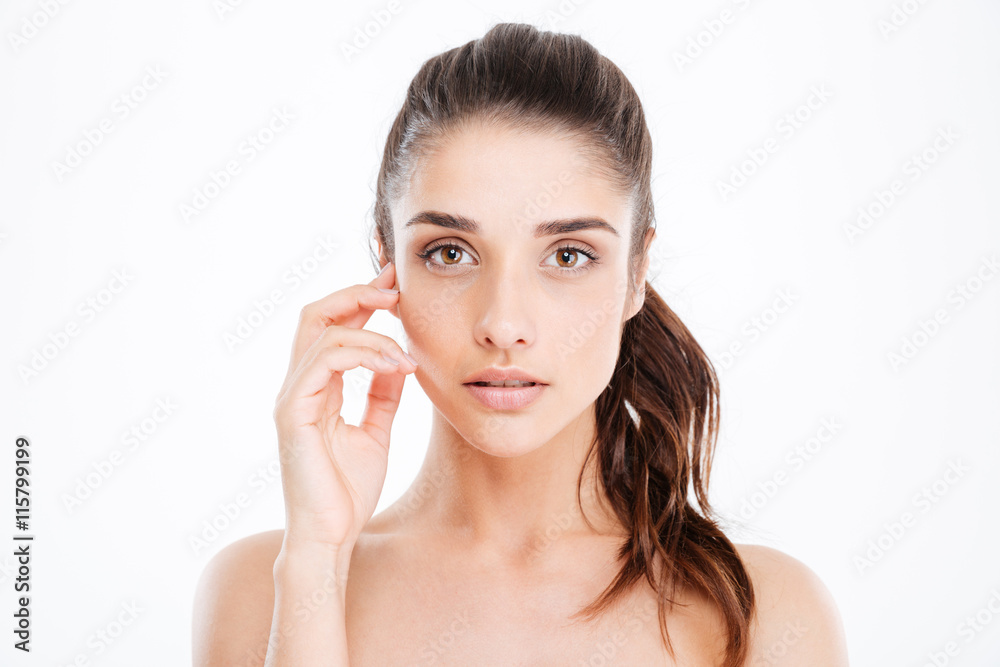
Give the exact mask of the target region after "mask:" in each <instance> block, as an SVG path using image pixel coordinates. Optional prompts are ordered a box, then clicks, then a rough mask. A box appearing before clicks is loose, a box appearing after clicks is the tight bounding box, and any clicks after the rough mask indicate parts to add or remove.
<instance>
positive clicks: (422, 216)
mask: <svg viewBox="0 0 1000 667" xmlns="http://www.w3.org/2000/svg"><path fill="white" fill-rule="evenodd" d="M411 225H437V226H439V227H446V228H448V229H457V230H459V231H462V232H468V233H470V234H479V230H480V229H481V227H480V226H479V223H478V222H476V221H475V220H473V219H471V218H466V217H465V216H462V215H452V214H450V213H441V212H440V211H421V212H420V213H417V214H416V215H415V216H413V217H412V218H410V219H409V220H407V221H406V224H405V225H403V228H404V229H406V228H407V227H410V226H411ZM581 229H603V230H605V231H608V232H611V233H612V234H614V235H615V236H618V231H617V230H616V229H615V228H614V227H613V226H611V225H610V224H608V223H607V222H606V221H604V220H602V219H601V218H572V219H563V220H548V221H546V222H542V223H539V224H538V226H536V227H535V232H534V236H535V238H536V239H539V238H542V237H544V236H554V235H556V234H567V233H569V232H575V231H579V230H581Z"/></svg>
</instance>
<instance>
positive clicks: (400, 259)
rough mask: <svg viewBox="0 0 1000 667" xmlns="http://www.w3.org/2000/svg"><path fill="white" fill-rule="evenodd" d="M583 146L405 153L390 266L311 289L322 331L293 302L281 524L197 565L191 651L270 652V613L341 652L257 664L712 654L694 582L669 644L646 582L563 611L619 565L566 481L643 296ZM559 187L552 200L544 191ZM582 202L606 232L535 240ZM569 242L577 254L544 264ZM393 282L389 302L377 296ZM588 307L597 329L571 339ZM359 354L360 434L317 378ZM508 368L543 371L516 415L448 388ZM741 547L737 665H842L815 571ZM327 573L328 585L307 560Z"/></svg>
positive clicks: (607, 515) (605, 523)
mask: <svg viewBox="0 0 1000 667" xmlns="http://www.w3.org/2000/svg"><path fill="white" fill-rule="evenodd" d="M579 149H580V146H579V144H577V143H576V142H575V140H572V139H569V138H566V137H561V136H557V135H552V134H538V133H528V134H525V133H520V132H511V131H509V130H507V129H504V128H498V127H493V128H486V127H473V128H470V129H466V130H463V131H462V132H461V133H459V134H457V135H455V136H452V137H450V139H449V141H447V142H445V143H444V144H443V145H442V146H440V147H439V148H438V150H437V151H435V152H434V153H433V154H431V155H430V156H427V157H426V158H425V159H423V160H421V161H420V163H419V164H418V167H417V169H416V170H415V172H414V174H413V176H412V178H411V180H410V182H409V188H408V190H407V192H406V193H405V194H404V195H402V196H401V198H400V200H399V201H398V202H396V203H395V205H394V207H393V216H392V217H393V221H394V241H395V248H394V249H393V256H392V257H391V258H390V257H388V256H386V255H387V254H388V253H387V249H385V248H381V247H380V253H381V254H382V255H383V257H382V263H383V265H385V264H386V263H387V262H389V261H390V259H391V260H392V264H391V265H390V266H391V268H390V269H389V270H388V272H387V273H386V274H384V275H383V276H381V277H380V278H377V279H376V280H374V281H373V282H372V283H370V284H369V286H355V287H354V288H350V289H352V290H354V291H352V292H351V293H350V294H352V295H354V296H351V298H350V299H348V298H347V297H346V294H347V293H346V292H345V293H344V294H345V295H343V296H342V297H337V296H336V295H331V297H328V298H329V299H331V301H329V302H328V303H327V307H329V308H334V309H336V310H338V312H339V313H340V315H339V317H340V318H341V319H342V321H344V322H351V324H350V325H348V326H350V327H353V328H343V327H329V328H327V329H326V330H325V331H324V329H325V325H323V324H322V323H321V320H322V317H321V316H320V315H319V314H318V310H319V309H321V308H322V307H324V306H323V304H320V303H319V302H318V303H317V304H310V306H309V307H307V309H306V310H305V311H304V317H303V322H302V323H301V324H300V331H301V332H310V331H311V332H312V333H311V334H310V335H308V336H306V335H302V336H301V337H300V338H298V339H297V340H296V345H295V350H294V352H293V358H292V363H291V366H290V373H289V379H288V380H286V385H285V387H284V388H283V393H282V398H281V399H279V405H278V408H277V409H276V412H275V418H276V422H278V427H279V428H278V431H279V440H280V441H281V443H282V447H283V451H285V448H287V447H288V446H289V444H290V443H292V444H294V446H295V448H296V452H297V454H296V455H295V456H293V457H287V459H286V458H285V457H283V463H282V485H283V489H284V493H285V505H286V517H287V520H286V528H285V530H276V531H268V532H265V533H260V534H258V535H254V536H251V537H248V538H244V539H242V540H239V541H237V542H236V543H234V544H232V545H230V546H229V547H226V548H225V549H223V551H222V552H220V553H219V554H217V555H216V556H215V557H214V558H213V560H212V562H211V563H210V564H209V566H208V567H207V568H206V571H205V574H203V576H202V579H201V581H200V582H199V587H198V593H197V596H196V600H195V620H194V631H195V646H194V651H195V665H197V666H198V667H201V666H202V665H204V666H207V665H212V666H213V667H215V666H218V665H262V664H265V662H264V653H265V651H266V650H267V647H266V644H267V640H268V634H269V631H271V630H273V629H275V628H277V627H279V623H278V620H279V619H283V620H284V621H286V622H287V621H289V620H295V621H296V622H295V623H293V625H292V626H291V627H294V628H305V629H304V630H303V631H302V632H303V635H308V636H309V637H313V638H315V640H316V641H317V642H318V641H320V640H324V641H329V643H328V644H324V646H329V647H331V648H330V651H332V652H333V653H335V654H336V655H330V656H329V659H328V660H326V661H325V662H324V661H323V656H321V655H320V656H317V655H316V653H317V651H316V647H315V646H310V645H309V642H301V641H300V642H299V643H298V645H297V647H296V649H295V651H296V652H294V653H290V652H287V651H286V652H284V653H281V652H279V651H275V650H272V651H271V652H270V653H269V660H270V659H274V660H279V659H280V660H281V661H282V662H280V663H278V662H268V663H267V665H268V667H270V666H271V665H272V664H275V665H276V664H296V665H300V664H336V665H341V666H342V665H346V664H347V655H349V660H350V664H351V665H352V666H353V667H358V666H367V665H379V666H382V665H463V666H465V665H525V666H533V665H539V666H540V665H567V666H576V665H591V664H594V665H596V664H619V665H691V666H695V665H697V666H702V665H712V664H717V663H718V662H719V660H720V657H721V655H722V651H723V648H724V646H725V633H724V627H723V625H722V621H721V616H720V615H719V614H718V612H717V611H716V610H715V608H714V607H713V605H712V604H711V603H710V601H709V600H708V599H706V598H705V597H704V596H702V595H700V594H699V593H698V592H697V591H691V590H688V591H683V592H682V593H681V596H680V601H681V602H683V603H689V606H686V607H676V608H674V609H673V610H672V611H671V612H670V613H669V615H668V618H667V624H668V626H667V627H668V630H669V631H670V638H671V641H672V643H673V647H674V649H675V655H674V658H671V657H670V656H669V655H668V653H667V652H666V650H665V648H664V647H663V644H662V640H661V636H660V629H659V624H658V621H657V617H656V607H655V604H654V603H655V599H654V596H653V591H652V590H651V589H650V588H649V587H648V586H647V585H645V584H640V585H638V586H636V587H635V589H634V590H633V591H631V592H630V593H629V595H627V596H626V597H625V598H624V599H623V600H621V601H620V602H619V604H618V605H617V607H616V608H615V609H614V610H613V611H611V612H608V613H605V614H604V615H602V616H600V617H599V618H597V619H595V620H593V621H586V620H583V619H579V620H577V619H574V618H571V617H572V615H573V614H574V612H576V611H578V610H579V609H580V608H582V607H583V606H585V605H586V604H587V603H589V602H591V601H593V600H594V599H595V598H596V596H597V595H598V594H599V593H601V592H602V591H603V590H604V588H605V587H606V586H607V584H608V583H610V582H611V581H612V579H613V577H614V575H615V574H616V572H617V570H618V567H619V565H618V564H617V563H616V562H615V561H614V558H615V552H616V550H617V549H618V547H619V546H620V543H621V541H622V539H623V537H624V531H623V529H622V527H621V526H620V525H619V523H618V521H617V519H616V518H615V517H614V515H613V513H611V512H610V511H609V510H608V508H607V507H606V506H605V504H604V503H602V502H600V501H599V498H600V495H599V494H596V493H593V492H592V489H593V488H594V486H593V484H592V482H593V476H594V471H593V470H592V469H591V470H587V471H585V473H586V474H585V475H584V493H583V511H582V512H581V511H579V510H578V509H577V508H576V482H577V478H578V476H579V473H580V471H581V467H582V464H583V461H584V456H585V454H586V451H587V449H588V447H589V444H590V442H591V440H592V437H593V435H594V429H595V423H594V415H593V411H592V410H593V403H594V400H595V399H596V398H597V396H598V395H599V394H600V393H601V391H602V390H603V389H604V387H606V386H607V383H608V382H609V380H610V378H611V375H612V373H613V370H614V367H615V363H616V359H617V353H618V346H619V344H620V334H621V327H622V326H623V324H624V323H625V321H627V320H628V318H630V317H632V316H633V315H634V314H635V313H636V312H638V309H639V308H640V307H641V304H642V296H641V295H626V293H625V292H624V291H623V289H622V286H623V285H624V284H625V282H624V279H625V277H626V276H627V270H628V263H627V251H628V239H629V225H630V224H631V223H630V220H631V219H630V214H631V209H630V205H629V202H628V200H627V198H626V197H625V196H624V195H622V194H621V193H620V192H618V191H617V190H616V189H615V188H614V187H613V184H612V183H611V182H610V181H608V180H607V178H606V176H605V175H603V174H602V173H601V172H600V171H599V170H597V169H595V168H594V165H593V164H591V163H589V162H587V161H586V160H581V159H580V155H581V153H580V150H579ZM553 183H558V184H559V186H560V189H559V195H558V196H555V197H550V198H549V199H545V200H543V199H541V198H540V195H541V193H542V192H543V189H542V188H543V185H546V184H547V185H549V186H551V184H553ZM542 201H544V202H545V204H544V206H535V207H534V208H532V207H531V206H530V204H532V203H534V204H538V203H539V202H542ZM526 202H528V204H529V205H528V206H526ZM424 211H432V212H443V213H447V214H453V215H461V216H464V217H465V218H468V219H471V220H475V221H477V223H478V224H479V229H478V232H471V231H468V230H456V229H452V228H444V227H442V226H440V225H439V224H413V225H407V224H406V222H407V221H408V220H411V219H413V218H414V217H415V216H416V215H417V214H418V213H420V212H424ZM578 218H591V219H593V218H599V219H601V220H604V221H606V222H607V223H608V226H609V227H610V228H611V230H613V231H609V230H607V229H597V228H588V229H575V230H572V231H569V232H564V233H558V234H555V235H543V236H536V235H534V234H533V231H534V230H535V226H536V225H538V224H539V223H541V222H543V221H548V220H553V219H558V220H569V219H578ZM651 239H652V235H651V234H647V236H646V238H645V242H646V243H647V244H648V243H649V242H650V241H651ZM441 244H443V245H441ZM435 245H438V246H439V247H437V248H436V249H434V250H433V252H432V254H431V255H430V256H424V257H421V256H420V254H421V253H427V252H428V250H429V249H431V248H432V247H433V246H435ZM567 245H571V246H574V247H576V248H580V249H584V250H586V251H587V252H590V253H591V254H593V255H595V256H597V257H599V258H600V260H599V261H595V262H588V260H587V257H586V255H585V254H584V253H582V252H581V251H580V250H578V249H577V250H570V251H567V250H566V249H565V248H566V246H567ZM567 252H569V253H570V254H571V255H572V257H573V261H572V262H571V264H572V266H564V265H562V264H560V263H559V262H560V261H561V260H563V259H565V257H566V253H567ZM552 259H556V261H555V262H552V261H551V260H552ZM581 267H586V268H584V269H583V270H577V271H574V270H573V268H577V269H579V268H581ZM646 268H647V265H644V266H642V267H641V269H640V275H639V276H638V280H637V281H636V284H638V285H642V284H643V283H644V280H645V271H646ZM391 285H394V286H395V287H397V288H398V289H399V291H400V293H399V294H398V295H385V294H384V293H379V292H377V290H375V289H374V287H375V286H379V287H382V286H391ZM362 295H363V296H362ZM362 299H366V300H367V301H366V303H367V304H368V306H367V307H368V309H369V310H367V311H364V312H366V313H368V314H370V311H371V309H374V308H384V309H386V310H388V311H389V312H391V313H392V314H393V315H394V316H396V317H398V318H399V319H400V320H401V322H402V323H403V325H404V330H405V331H406V333H407V336H408V338H409V342H408V345H407V346H406V349H407V350H408V351H409V353H410V354H411V355H412V357H413V358H414V359H415V361H416V362H417V363H416V365H411V364H408V363H405V362H404V363H402V364H401V365H400V366H399V367H398V368H397V369H396V372H395V373H394V372H393V369H392V368H391V367H389V368H386V367H385V366H384V365H379V362H378V360H377V358H376V356H377V355H378V352H377V350H378V349H382V350H388V352H389V353H390V355H391V356H395V357H397V358H399V352H401V350H400V349H399V348H400V346H399V345H398V344H397V343H396V342H395V341H391V340H388V339H386V338H385V337H382V336H380V335H377V334H375V333H373V332H366V331H365V330H363V329H361V328H357V327H360V326H361V325H363V323H364V321H366V320H367V318H368V315H364V316H363V317H362V316H361V315H360V314H359V313H361V311H360V308H361V305H360V301H361V300H362ZM375 304H377V305H375ZM310 313H311V315H310ZM595 314H596V315H595ZM310 317H312V318H313V319H310ZM583 319H589V321H590V322H591V324H592V325H593V326H591V327H590V328H589V329H587V331H588V333H587V335H583V336H581V335H579V330H580V324H581V321H582V320H583ZM319 332H323V333H322V335H320V333H319ZM338 336H339V337H340V339H338ZM317 338H318V339H317ZM570 342H571V343H572V344H571V345H568V343H570ZM344 346H353V347H344ZM348 355H351V356H348ZM358 365H366V367H368V368H370V369H371V370H373V371H375V372H376V376H375V377H376V379H375V381H374V382H375V383H377V390H376V391H375V393H374V394H372V395H371V396H370V398H373V397H375V398H377V400H378V401H379V403H378V409H377V410H373V411H372V412H371V414H370V415H368V417H371V418H370V419H369V418H368V417H366V418H365V419H364V420H363V421H364V422H365V428H364V429H353V427H347V426H344V425H343V424H342V423H338V421H337V420H338V418H339V407H340V398H341V397H340V396H339V395H333V394H325V393H323V392H329V391H330V388H329V387H328V386H326V384H327V378H328V377H329V374H330V372H331V371H336V372H340V369H346V368H351V367H356V366H358ZM511 365H513V366H519V367H521V368H523V369H525V370H526V371H528V372H529V373H531V374H532V375H534V376H536V377H538V378H539V379H541V380H542V381H543V382H545V383H546V384H547V385H548V386H546V387H545V388H544V391H543V392H542V394H541V396H540V397H539V399H538V400H536V401H535V403H533V404H532V405H530V406H528V407H527V408H524V409H521V410H516V411H509V412H503V411H496V410H493V409H490V408H487V407H485V406H483V405H481V404H479V403H478V402H476V401H475V400H474V399H473V398H472V397H471V396H470V392H469V391H468V390H467V388H465V387H464V386H463V384H464V382H465V381H466V379H467V378H468V377H469V376H470V374H472V373H474V372H477V371H480V370H482V369H483V368H486V367H488V366H501V367H505V366H511ZM295 369H298V370H297V371H296V370H295ZM410 373H412V374H413V375H414V376H415V377H416V379H417V381H418V382H419V383H420V385H421V388H422V389H423V390H424V392H425V393H426V394H427V396H428V397H429V398H430V400H431V402H432V403H433V404H434V408H435V410H434V414H433V421H432V430H431V437H430V442H429V445H428V450H427V454H426V457H425V460H424V465H423V467H422V468H421V470H420V471H419V472H418V474H417V477H416V479H415V480H414V482H413V484H412V485H411V487H410V489H409V490H408V491H407V492H406V493H405V494H404V495H403V496H402V497H401V498H400V499H399V500H397V501H396V502H395V503H394V504H393V505H392V506H390V507H389V508H387V509H386V510H385V511H383V512H381V513H380V514H378V515H374V516H373V510H374V506H375V503H376V501H377V499H378V497H379V494H380V493H381V485H382V482H383V481H384V476H385V461H386V458H385V454H386V452H387V451H388V440H387V438H388V430H389V429H388V425H389V422H390V421H391V415H392V414H393V413H394V412H395V408H396V402H398V397H399V395H400V391H401V388H402V383H403V380H404V379H405V377H406V375H407V374H410ZM335 377H337V378H338V381H339V376H335ZM306 381H308V382H307V383H309V384H308V386H305V387H304V388H303V387H300V385H301V384H302V383H303V382H306ZM331 384H333V383H331ZM374 386H375V385H374V384H373V387H374ZM340 387H342V384H341V385H340ZM299 389H301V391H300V390H299ZM331 410H334V412H333V413H331V412H330V411H331ZM293 414H294V415H298V416H297V417H296V419H292V418H291V416H290V415H293ZM401 445H402V446H407V443H405V442H404V443H401ZM394 446H400V445H394ZM327 450H328V451H330V452H332V458H330V457H329V456H327V454H325V453H324V452H325V451H327ZM286 461H287V462H286ZM331 461H332V462H333V463H334V465H333V466H331ZM340 508H348V509H347V510H341V509H340ZM584 516H586V517H587V519H589V523H588V521H587V520H585V519H584ZM739 549H740V553H741V555H742V556H743V557H744V559H745V561H746V564H747V566H748V568H749V570H750V572H751V576H752V578H753V580H754V583H755V586H756V587H757V595H758V604H759V616H758V618H757V622H756V624H755V626H754V639H753V645H752V649H753V655H754V656H755V657H754V658H753V660H751V661H750V663H749V664H751V665H760V666H761V667H763V666H764V665H781V664H787V665H802V664H809V665H812V666H814V667H842V666H843V665H846V664H847V660H846V648H845V646H844V643H845V642H844V638H843V630H842V627H841V624H840V620H839V616H838V614H837V611H836V607H835V605H834V604H833V601H832V599H831V598H830V596H829V593H828V592H827V591H826V589H825V587H824V586H823V584H822V582H820V581H819V579H818V578H817V577H816V576H815V574H813V573H812V572H811V571H810V570H809V569H808V568H806V567H805V566H804V565H802V564H801V563H800V562H798V561H796V560H795V559H793V558H791V557H789V556H787V555H785V554H782V553H781V552H778V551H776V550H774V549H769V548H766V547H756V546H749V545H740V547H739ZM327 566H329V567H330V570H331V572H332V574H333V575H334V577H333V579H334V582H333V583H332V585H331V586H330V587H329V589H326V588H324V585H323V584H322V583H321V581H322V579H321V578H320V577H318V576H317V573H318V572H319V571H320V570H321V569H322V568H324V567H327ZM279 592H281V594H280V595H279V594H278V593H279ZM324 600H327V601H329V602H328V603H326V604H324ZM297 619H299V620H301V622H299V620H297ZM307 621H310V622H311V624H307ZM328 632H329V633H331V634H329V636H327V633H328ZM301 637H302V635H300V637H299V639H301ZM255 651H256V652H255ZM279 654H280V655H281V657H280V658H272V656H275V655H279ZM779 654H780V655H779ZM303 656H307V657H308V658H309V659H308V661H306V660H305V659H304V658H303Z"/></svg>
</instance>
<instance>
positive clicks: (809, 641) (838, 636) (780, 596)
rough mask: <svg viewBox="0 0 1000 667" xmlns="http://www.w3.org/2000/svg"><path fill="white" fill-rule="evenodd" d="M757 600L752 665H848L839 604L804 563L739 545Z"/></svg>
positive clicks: (767, 549) (764, 548)
mask: <svg viewBox="0 0 1000 667" xmlns="http://www.w3.org/2000/svg"><path fill="white" fill-rule="evenodd" d="M735 546H736V550H737V551H738V552H739V554H740V558H741V559H742V560H743V562H744V564H745V566H746V568H747V571H748V572H749V574H750V579H751V581H752V582H753V585H754V593H755V597H756V601H757V614H756V622H755V626H754V632H753V640H752V642H751V646H750V656H751V657H750V660H749V662H748V664H749V665H750V666H751V667H756V666H757V665H811V666H812V667H846V665H847V664H848V657H847V640H846V636H845V633H844V626H843V621H842V619H841V616H840V611H839V610H838V608H837V603H836V601H835V600H834V598H833V595H832V594H831V593H830V591H829V589H828V588H827V587H826V585H825V584H824V583H823V580H822V579H820V578H819V576H818V575H817V574H816V573H815V572H813V571H812V570H811V569H810V568H809V567H808V566H807V565H806V564H805V563H803V562H802V561H800V560H798V559H796V558H794V557H792V556H789V555H788V554H786V553H784V552H782V551H779V550H777V549H773V548H771V547H767V546H763V545H757V544H737V545H735Z"/></svg>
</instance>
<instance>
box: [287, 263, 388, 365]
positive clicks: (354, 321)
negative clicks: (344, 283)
mask: <svg viewBox="0 0 1000 667" xmlns="http://www.w3.org/2000/svg"><path fill="white" fill-rule="evenodd" d="M395 283H396V265H395V264H394V263H393V262H389V263H387V264H386V265H385V266H384V267H382V272H381V273H379V274H378V275H377V276H375V278H373V279H372V280H371V282H369V283H368V284H367V285H351V286H350V287H345V288H344V289H339V290H337V291H336V292H333V293H332V294H327V295H326V296H325V297H323V298H322V299H320V300H319V301H314V302H312V303H310V304H308V305H306V306H305V307H304V308H303V309H302V315H301V317H300V318H299V326H298V330H297V331H296V332H295V342H294V343H293V345H292V356H291V359H290V361H289V364H288V372H289V373H291V372H292V371H293V370H295V368H296V367H297V366H298V365H299V361H301V360H302V356H303V355H304V354H305V353H306V350H308V349H309V348H310V347H311V346H312V344H313V343H315V342H316V340H317V339H318V338H319V337H320V334H322V333H323V331H324V330H325V329H326V328H327V327H328V326H330V325H331V324H337V325H339V326H345V327H353V328H355V329H360V328H361V327H363V326H364V325H365V323H366V322H368V320H369V319H371V316H372V313H374V312H375V311H376V310H377V309H379V308H385V307H387V305H388V304H389V303H393V302H394V301H395V297H392V296H391V295H388V294H383V293H382V292H377V291H374V290H372V289H371V287H381V288H391V287H393V286H394V285H395Z"/></svg>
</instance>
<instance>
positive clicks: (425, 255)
mask: <svg viewBox="0 0 1000 667" xmlns="http://www.w3.org/2000/svg"><path fill="white" fill-rule="evenodd" d="M441 248H460V249H461V250H462V252H467V251H466V250H465V248H464V247H462V246H461V245H459V244H458V243H453V242H447V241H446V242H443V243H436V244H432V245H430V246H428V247H427V248H425V249H424V251H423V252H419V253H417V257H419V258H420V259H422V260H424V261H425V262H426V261H427V260H429V259H430V256H431V255H433V254H434V253H435V252H437V251H438V250H440V249H441ZM564 250H570V251H572V252H578V253H580V254H581V255H583V256H585V257H587V258H588V259H589V260H590V261H589V262H587V263H586V264H584V265H583V266H579V267H576V268H573V269H561V271H560V272H561V273H565V274H569V275H576V274H579V273H583V272H584V271H587V270H588V269H590V267H592V266H593V265H595V264H597V263H598V262H599V261H600V257H599V256H598V255H597V253H594V252H590V251H589V250H586V249H584V248H581V247H579V246H575V245H572V244H569V245H564V246H560V247H558V248H556V250H555V252H562V251H564ZM440 266H444V265H440Z"/></svg>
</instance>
